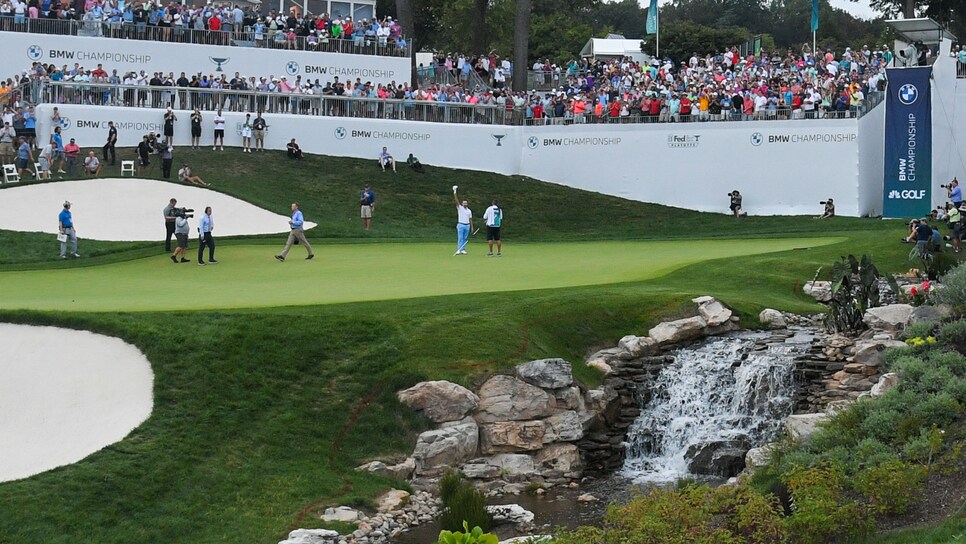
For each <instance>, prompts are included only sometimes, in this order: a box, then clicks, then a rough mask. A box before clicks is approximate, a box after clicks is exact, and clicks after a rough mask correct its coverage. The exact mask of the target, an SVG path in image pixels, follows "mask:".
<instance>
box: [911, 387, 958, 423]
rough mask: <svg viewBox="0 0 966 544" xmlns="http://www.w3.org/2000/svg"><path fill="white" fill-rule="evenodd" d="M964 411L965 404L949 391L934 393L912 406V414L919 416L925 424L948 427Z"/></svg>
mask: <svg viewBox="0 0 966 544" xmlns="http://www.w3.org/2000/svg"><path fill="white" fill-rule="evenodd" d="M962 413H963V405H962V404H960V403H958V402H956V399H954V398H953V396H952V395H950V394H949V393H945V392H943V393H939V394H938V395H932V396H930V397H928V398H926V399H925V400H923V401H922V402H920V403H919V404H917V405H915V406H913V407H912V410H911V415H913V416H918V417H920V418H921V419H922V420H923V424H924V425H925V426H931V425H935V426H937V427H947V426H949V424H950V423H952V422H953V421H954V420H956V419H957V418H958V417H959V416H960V415H961V414H962Z"/></svg>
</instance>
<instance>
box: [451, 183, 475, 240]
mask: <svg viewBox="0 0 966 544" xmlns="http://www.w3.org/2000/svg"><path fill="white" fill-rule="evenodd" d="M458 188H459V185H454V186H453V201H454V202H456V217H457V219H456V253H454V254H453V255H454V256H455V255H466V241H467V240H468V239H469V237H470V229H472V228H473V212H472V211H470V207H469V202H467V201H465V200H463V201H462V202H461V201H460V199H459V197H458V196H457V195H456V190H457V189H458Z"/></svg>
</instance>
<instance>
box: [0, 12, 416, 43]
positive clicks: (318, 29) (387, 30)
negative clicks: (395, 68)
mask: <svg viewBox="0 0 966 544" xmlns="http://www.w3.org/2000/svg"><path fill="white" fill-rule="evenodd" d="M41 20H43V21H51V22H49V23H46V24H45V25H41V26H39V27H38V28H37V31H39V32H43V33H57V32H58V31H62V32H65V33H66V32H68V27H67V26H64V22H69V21H76V22H77V23H78V33H79V34H82V35H88V36H91V35H93V36H110V37H113V38H129V39H140V40H157V41H166V42H167V41H178V42H183V41H190V42H198V43H208V44H220V45H232V44H239V45H254V46H258V47H275V48H285V49H303V50H313V49H321V48H322V46H323V44H327V43H328V42H329V40H337V41H339V42H340V44H341V42H349V43H351V44H352V45H353V46H357V47H361V46H364V45H372V44H378V45H379V46H382V47H385V46H387V45H390V44H392V45H395V46H398V47H399V48H405V47H406V40H405V39H404V37H403V33H402V27H401V26H400V25H399V23H398V22H397V21H394V20H393V18H392V17H386V18H384V19H381V20H379V19H377V18H375V17H372V18H371V19H370V18H361V19H359V20H353V18H352V17H351V16H349V15H346V16H343V15H342V14H338V13H337V14H332V15H330V14H327V13H323V14H321V15H314V14H311V13H303V12H302V11H301V10H299V9H298V8H297V7H292V8H291V9H289V10H288V12H281V11H275V10H269V11H268V12H266V13H261V12H259V11H258V10H257V9H256V8H255V6H254V5H252V4H248V3H246V5H245V6H242V5H241V4H231V3H222V4H216V3H211V2H208V3H207V4H205V5H202V6H199V7H193V6H192V5H190V4H188V5H184V4H182V3H180V2H168V3H167V4H164V3H161V2H157V3H155V2H124V1H123V0H83V1H79V2H73V1H70V2H68V1H65V0H59V1H55V0H27V1H25V0H0V30H13V31H20V30H31V27H30V25H28V21H30V22H33V21H38V22H42V21H41ZM58 21H60V23H58ZM58 25H61V26H58ZM189 31H191V32H189ZM331 49H332V48H331V47H330V48H326V50H331ZM339 50H343V48H342V47H340V48H339ZM344 50H345V51H351V49H344Z"/></svg>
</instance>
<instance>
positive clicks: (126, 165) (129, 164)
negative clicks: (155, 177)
mask: <svg viewBox="0 0 966 544" xmlns="http://www.w3.org/2000/svg"><path fill="white" fill-rule="evenodd" d="M125 172H128V173H130V174H131V177H132V178H133V177H134V176H135V175H136V174H135V170H134V161H121V177H122V178H123V177H124V173H125Z"/></svg>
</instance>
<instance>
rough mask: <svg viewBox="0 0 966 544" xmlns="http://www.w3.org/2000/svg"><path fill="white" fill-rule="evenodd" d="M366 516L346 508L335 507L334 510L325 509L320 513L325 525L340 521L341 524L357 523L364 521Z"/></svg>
mask: <svg viewBox="0 0 966 544" xmlns="http://www.w3.org/2000/svg"><path fill="white" fill-rule="evenodd" d="M365 517H366V515H365V514H363V513H362V512H360V511H358V510H356V509H354V508H349V507H348V506H337V507H335V508H326V509H325V511H324V512H322V521H324V522H326V523H332V522H333V521H341V522H343V523H352V522H354V521H359V520H361V519H365Z"/></svg>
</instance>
